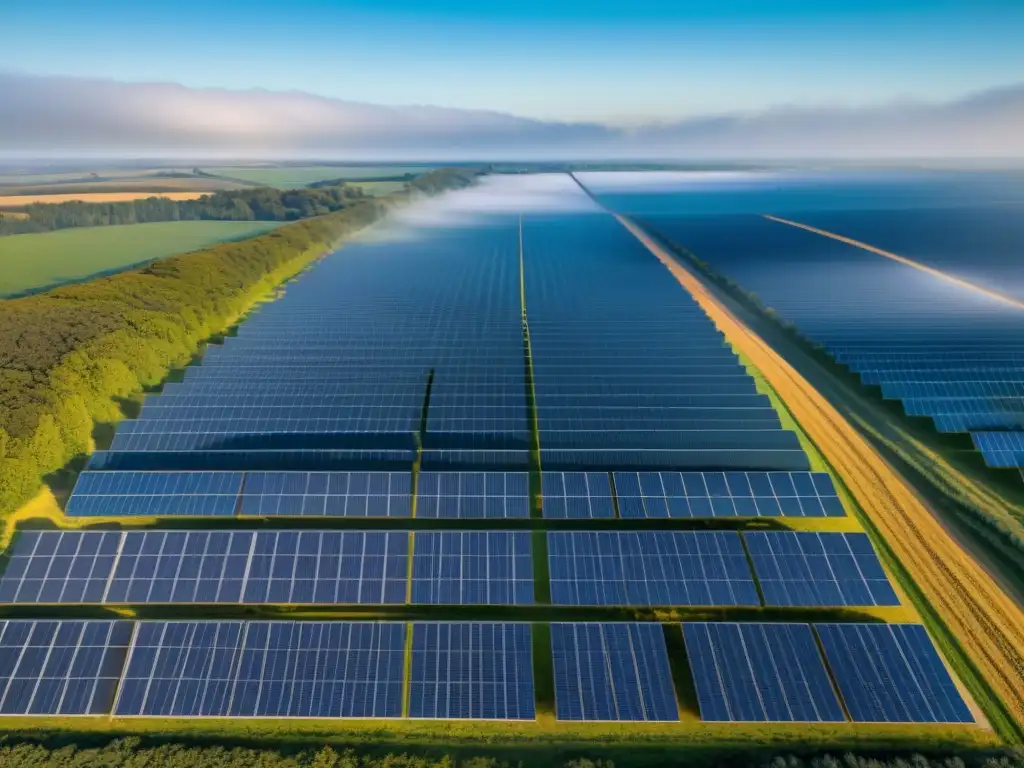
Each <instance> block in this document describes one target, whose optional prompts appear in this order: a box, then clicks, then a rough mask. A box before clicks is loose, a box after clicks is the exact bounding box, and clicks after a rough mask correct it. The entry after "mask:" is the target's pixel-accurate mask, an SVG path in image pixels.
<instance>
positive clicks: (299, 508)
mask: <svg viewBox="0 0 1024 768" xmlns="http://www.w3.org/2000/svg"><path fill="white" fill-rule="evenodd" d="M611 477H614V480H615V489H614V491H613V490H612V484H611ZM411 486H412V476H411V474H410V473H408V472H129V471H106V472H97V471H86V472H83V473H82V474H81V475H80V476H79V479H78V483H77V485H76V486H75V492H74V494H73V495H72V497H71V499H70V500H69V502H68V507H67V510H66V514H68V515H69V516H72V517H100V516H102V517H132V516H143V517H175V516H220V517H231V516H236V515H238V514H240V515H243V516H253V517H276V516H331V517H335V516H336V517H409V516H411V515H412V504H413V492H412V487H411ZM541 493H542V500H543V513H544V516H545V517H548V518H575V519H581V518H602V517H603V518H612V517H615V507H616V501H615V499H617V504H618V507H619V515H620V517H623V518H634V517H635V518H645V517H646V518H656V517H687V518H690V517H692V518H699V517H779V516H782V517H793V516H797V517H821V516H841V515H843V514H845V512H844V510H843V507H842V504H841V502H840V501H839V499H838V497H837V495H836V492H835V488H834V487H833V486H832V481H831V479H830V478H829V476H828V475H827V474H825V473H820V472H615V473H613V475H609V474H608V473H607V472H543V473H542V474H541ZM415 497H416V516H417V517H424V518H453V519H455V518H461V519H477V518H490V519H502V518H526V517H529V516H530V490H529V477H528V475H527V473H525V472H430V471H425V472H420V473H419V480H418V485H417V489H416V493H415Z"/></svg>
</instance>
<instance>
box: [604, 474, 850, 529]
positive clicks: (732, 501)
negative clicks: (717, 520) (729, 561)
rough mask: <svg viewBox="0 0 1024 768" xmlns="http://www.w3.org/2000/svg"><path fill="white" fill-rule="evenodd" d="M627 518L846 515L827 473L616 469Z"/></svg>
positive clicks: (621, 512)
mask: <svg viewBox="0 0 1024 768" xmlns="http://www.w3.org/2000/svg"><path fill="white" fill-rule="evenodd" d="M614 477H615V495H616V497H617V498H618V502H619V515H620V516H621V517H623V518H666V517H680V518H690V517H842V516H844V515H845V514H846V511H845V510H844V509H843V505H842V502H840V501H839V497H838V496H837V495H836V490H835V487H834V486H833V485H832V478H831V477H829V476H828V474H826V473H824V472H616V473H615V475H614Z"/></svg>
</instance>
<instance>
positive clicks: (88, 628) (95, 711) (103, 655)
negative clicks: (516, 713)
mask: <svg viewBox="0 0 1024 768" xmlns="http://www.w3.org/2000/svg"><path fill="white" fill-rule="evenodd" d="M131 634H132V624H131V622H127V621H78V620H68V619H62V620H56V621H36V620H25V621H23V620H14V619H12V620H0V715H105V714H109V713H110V711H111V706H112V705H113V702H114V692H115V691H116V690H117V681H118V679H119V678H120V676H121V669H122V667H123V665H124V660H125V656H126V654H127V652H128V643H129V640H130V639H131Z"/></svg>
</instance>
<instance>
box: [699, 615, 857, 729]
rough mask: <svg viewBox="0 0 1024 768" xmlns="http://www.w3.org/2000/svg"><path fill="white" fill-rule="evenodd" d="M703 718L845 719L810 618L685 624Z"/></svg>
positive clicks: (767, 720) (722, 720) (831, 720)
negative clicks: (803, 621) (803, 620)
mask: <svg viewBox="0 0 1024 768" xmlns="http://www.w3.org/2000/svg"><path fill="white" fill-rule="evenodd" d="M683 637H684V638H685V640H686V655H687V658H688V660H689V662H690V670H691V671H692V672H693V680H694V683H695V685H696V687H697V700H698V702H699V703H700V716H701V719H702V720H705V721H714V722H842V721H844V720H845V719H846V717H845V715H843V710H842V707H841V706H840V705H839V699H838V698H837V697H836V693H835V691H834V690H833V688H832V683H831V681H830V680H829V677H828V673H827V672H826V671H825V664H824V662H823V661H822V659H821V654H820V653H819V651H818V646H817V644H816V643H815V641H814V635H813V634H812V632H811V628H810V626H808V625H807V624H732V623H715V624H710V623H687V624H683Z"/></svg>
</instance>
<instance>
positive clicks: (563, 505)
mask: <svg viewBox="0 0 1024 768" xmlns="http://www.w3.org/2000/svg"><path fill="white" fill-rule="evenodd" d="M540 482H541V485H540V487H541V496H542V502H541V503H542V506H543V509H544V517H550V518H563V519H565V518H570V519H585V518H591V517H615V503H614V501H613V500H612V486H611V481H610V480H609V477H608V473H607V472H543V473H541V478H540Z"/></svg>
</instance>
